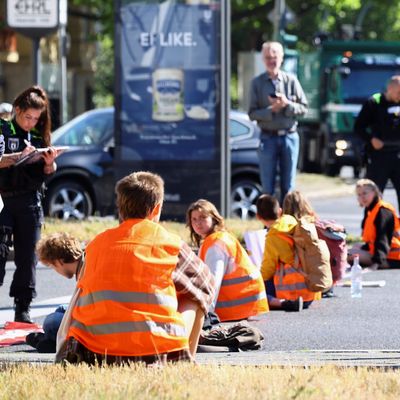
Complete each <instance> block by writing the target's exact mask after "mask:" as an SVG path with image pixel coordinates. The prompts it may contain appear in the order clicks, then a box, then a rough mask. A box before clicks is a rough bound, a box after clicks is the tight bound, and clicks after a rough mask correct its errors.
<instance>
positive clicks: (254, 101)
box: [249, 42, 308, 201]
mask: <svg viewBox="0 0 400 400" xmlns="http://www.w3.org/2000/svg"><path fill="white" fill-rule="evenodd" d="M261 54H262V58H263V61H264V64H265V68H266V72H264V73H263V74H261V75H259V76H257V77H256V78H254V79H253V81H252V83H251V92H250V108H249V117H250V119H251V120H255V121H257V123H258V125H259V127H260V128H261V141H260V147H259V150H258V156H259V159H260V175H261V184H262V186H263V190H264V192H265V193H267V194H270V195H274V193H275V179H276V175H277V172H278V167H279V173H280V198H281V201H283V198H284V197H285V195H286V193H288V192H289V191H291V190H293V189H294V186H295V177H296V167H297V160H298V157H299V142H300V140H299V134H298V133H297V118H298V117H299V116H301V115H304V114H305V113H306V112H307V108H308V104H307V99H306V96H305V94H304V92H303V89H302V87H301V85H300V83H299V81H298V80H297V78H296V77H295V76H294V75H292V74H288V73H286V72H283V71H282V70H281V69H280V68H281V65H282V61H283V47H282V45H281V44H280V43H279V42H265V43H264V44H263V46H262V50H261Z"/></svg>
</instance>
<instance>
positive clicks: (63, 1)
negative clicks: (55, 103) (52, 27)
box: [58, 0, 68, 125]
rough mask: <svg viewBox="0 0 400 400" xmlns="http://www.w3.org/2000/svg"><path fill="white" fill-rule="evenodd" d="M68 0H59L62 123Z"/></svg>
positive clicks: (65, 98)
mask: <svg viewBox="0 0 400 400" xmlns="http://www.w3.org/2000/svg"><path fill="white" fill-rule="evenodd" d="M67 3H68V1H67V0H60V1H59V9H58V12H59V24H60V25H59V26H60V28H59V31H58V34H59V53H60V72H61V82H60V85H61V86H60V123H61V125H64V124H65V123H66V122H67V121H68V96H67V20H68V4H67Z"/></svg>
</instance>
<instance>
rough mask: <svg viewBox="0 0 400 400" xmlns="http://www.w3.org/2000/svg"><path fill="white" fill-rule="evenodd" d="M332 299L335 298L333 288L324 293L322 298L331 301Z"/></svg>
mask: <svg viewBox="0 0 400 400" xmlns="http://www.w3.org/2000/svg"><path fill="white" fill-rule="evenodd" d="M332 297H335V295H334V293H333V287H331V288H330V289H328V290H327V291H326V292H324V293H322V298H324V299H331V298H332Z"/></svg>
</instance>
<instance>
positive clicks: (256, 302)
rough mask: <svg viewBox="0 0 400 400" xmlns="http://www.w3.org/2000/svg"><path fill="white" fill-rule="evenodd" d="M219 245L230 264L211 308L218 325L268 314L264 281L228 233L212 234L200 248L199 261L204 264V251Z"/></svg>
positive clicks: (235, 240)
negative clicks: (225, 253)
mask: <svg viewBox="0 0 400 400" xmlns="http://www.w3.org/2000/svg"><path fill="white" fill-rule="evenodd" d="M218 241H221V242H222V243H223V244H224V245H225V248H226V250H227V251H228V253H229V257H230V258H232V260H233V266H234V267H233V268H232V271H231V272H229V273H226V274H225V275H224V277H223V279H222V283H221V288H220V291H219V294H218V298H217V304H216V306H215V312H216V313H217V315H218V317H219V319H220V320H221V321H235V320H239V319H245V318H248V317H251V316H253V315H258V314H261V313H266V312H268V311H269V307H268V301H267V298H266V293H265V286H264V281H263V280H262V276H261V273H260V271H259V269H258V268H257V267H256V266H255V265H254V264H253V263H252V262H251V260H250V257H249V256H248V254H247V252H246V250H245V249H244V248H243V247H242V246H241V245H240V243H239V241H238V240H237V239H236V238H235V237H234V236H232V235H231V234H230V233H228V232H214V233H212V234H211V235H209V236H207V237H206V239H205V240H204V242H203V244H202V246H201V247H200V251H199V257H200V258H201V259H202V260H203V261H205V258H206V254H207V251H208V249H209V248H210V247H211V246H213V245H214V244H215V243H216V242H218Z"/></svg>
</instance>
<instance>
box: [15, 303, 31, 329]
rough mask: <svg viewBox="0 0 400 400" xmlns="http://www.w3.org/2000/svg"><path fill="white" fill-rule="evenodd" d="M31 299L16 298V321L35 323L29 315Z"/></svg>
mask: <svg viewBox="0 0 400 400" xmlns="http://www.w3.org/2000/svg"><path fill="white" fill-rule="evenodd" d="M31 301H32V300H30V299H17V298H16V299H15V316H14V321H15V322H25V323H26V324H33V321H32V320H31V316H30V315H29V311H30V305H31Z"/></svg>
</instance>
